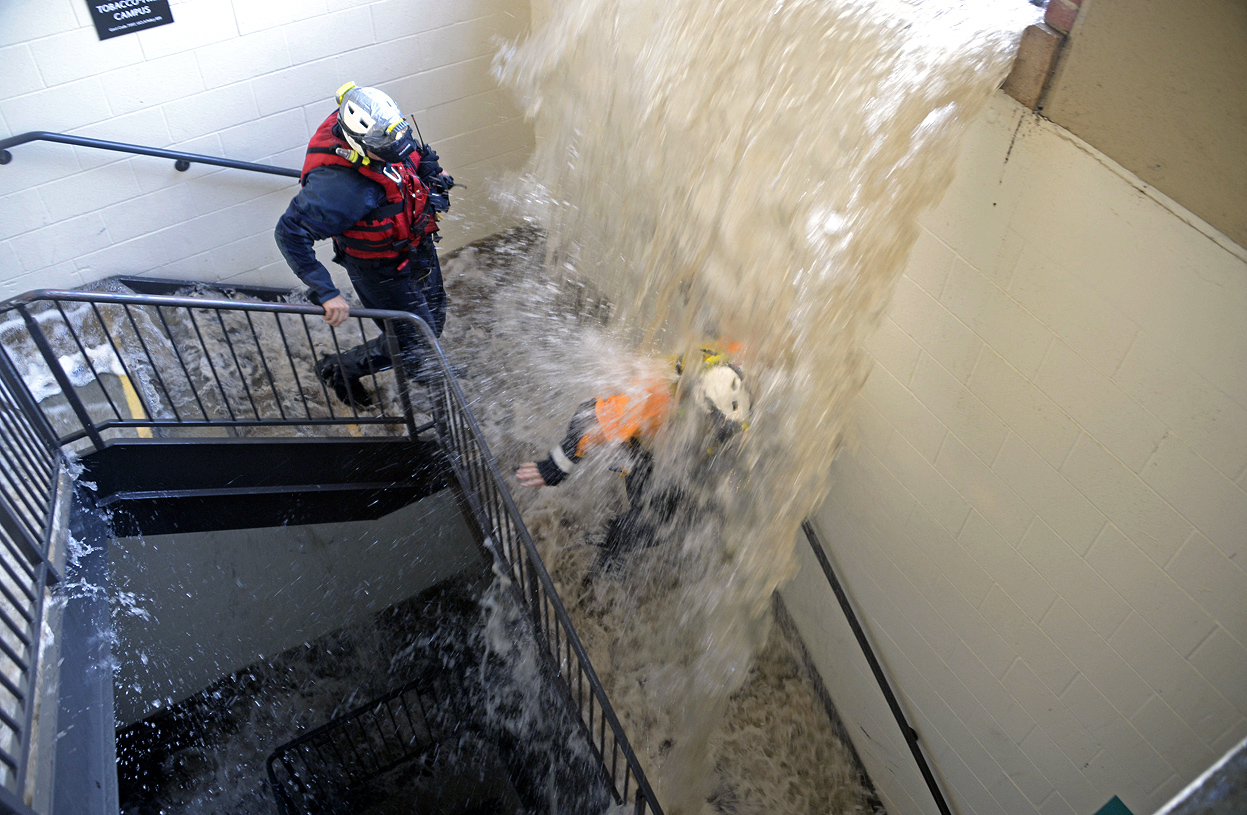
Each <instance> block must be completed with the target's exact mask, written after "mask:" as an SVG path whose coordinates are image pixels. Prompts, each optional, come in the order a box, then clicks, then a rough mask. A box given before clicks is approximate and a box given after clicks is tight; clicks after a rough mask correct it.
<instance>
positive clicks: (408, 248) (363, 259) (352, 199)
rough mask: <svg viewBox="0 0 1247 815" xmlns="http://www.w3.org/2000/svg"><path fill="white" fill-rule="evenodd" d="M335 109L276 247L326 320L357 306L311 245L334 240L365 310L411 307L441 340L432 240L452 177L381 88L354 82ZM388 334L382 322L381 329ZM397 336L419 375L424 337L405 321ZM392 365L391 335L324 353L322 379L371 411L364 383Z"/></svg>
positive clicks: (441, 303) (442, 311) (341, 317)
mask: <svg viewBox="0 0 1247 815" xmlns="http://www.w3.org/2000/svg"><path fill="white" fill-rule="evenodd" d="M336 99H337V102H338V107H337V109H336V110H335V111H334V112H333V113H331V114H330V115H329V116H328V117H327V118H326V119H325V120H324V122H322V123H321V125H320V127H318V128H317V129H316V132H315V133H314V134H313V135H312V138H311V141H310V142H309V143H308V148H307V157H306V158H305V160H304V162H303V173H302V175H301V177H300V179H299V182H300V184H301V185H302V187H301V189H300V191H299V194H298V195H296V196H295V197H294V199H293V200H292V201H291V202H290V206H289V207H288V208H287V209H286V212H285V214H284V215H282V217H281V220H279V221H278V223H277V229H276V232H275V237H276V240H277V246H278V248H279V249H280V250H281V253H282V256H283V257H284V258H285V259H286V262H287V263H288V264H289V265H290V268H291V269H292V270H293V271H294V273H295V274H296V275H298V277H299V279H301V280H302V281H303V282H304V283H306V284H307V285H308V287H309V296H310V297H311V298H312V299H313V300H314V301H315V302H317V303H318V304H319V305H320V306H322V307H323V308H324V309H325V322H327V323H329V325H331V326H338V325H341V324H342V323H343V322H344V321H345V320H346V318H347V316H348V312H349V309H350V306H349V305H348V304H347V301H346V299H345V298H344V297H343V296H342V293H341V292H340V291H339V290H338V289H337V287H336V286H335V285H334V282H333V278H332V277H330V275H329V271H328V270H327V269H326V268H325V267H324V265H323V264H321V263H320V261H318V260H317V259H316V254H315V252H314V251H313V248H312V245H313V244H314V243H315V242H316V241H318V240H323V239H326V238H329V239H332V240H333V250H334V254H333V259H334V262H336V263H338V264H339V265H341V266H343V267H345V268H346V271H347V274H349V275H350V278H351V284H352V285H353V286H354V287H355V292H356V294H358V295H359V299H360V301H361V302H362V303H363V304H364V306H366V307H367V308H376V309H391V310H395V311H409V312H412V313H414V314H416V315H417V316H418V317H420V318H421V319H422V320H424V321H425V322H426V323H427V324H428V326H429V328H430V329H432V331H433V334H434V336H439V337H440V336H441V334H442V327H443V325H444V323H445V321H446V292H445V290H444V288H443V287H442V269H441V264H440V263H439V261H438V258H437V251H436V249H435V247H434V245H433V244H434V242H435V241H436V240H437V239H438V236H437V229H438V227H437V213H438V212H445V211H447V210H449V209H450V188H451V187H453V186H454V179H453V178H451V177H450V176H449V175H447V174H446V173H445V171H443V170H442V167H441V165H440V164H438V155H437V153H435V152H434V151H433V150H432V149H431V148H430V147H429V146H428V145H427V144H421V143H419V142H417V141H416V139H414V138H413V137H412V133H411V125H409V124H408V123H407V120H406V119H405V118H404V117H403V114H402V112H401V111H400V110H399V108H398V105H396V104H395V103H394V100H393V99H391V98H390V97H389V96H387V95H386V94H384V93H382V92H381V91H379V90H377V89H376V88H361V87H358V86H357V85H356V84H355V83H354V82H348V83H346V84H345V85H343V86H342V87H341V88H339V89H338V91H337V94H336ZM382 330H383V331H384V326H382ZM395 334H396V335H397V338H398V344H399V348H400V349H401V352H402V354H403V357H404V360H405V365H404V370H405V371H406V372H407V374H408V375H409V376H410V377H411V378H413V379H414V378H419V376H420V363H421V356H422V354H421V351H420V344H421V340H420V337H419V336H418V332H417V331H416V330H415V329H414V328H412V326H410V325H409V324H406V323H397V324H396V326H395ZM392 365H393V360H392V359H390V353H389V347H388V342H387V340H386V337H385V336H384V335H382V336H380V337H377V338H375V339H373V340H370V341H369V342H367V343H365V344H364V345H361V346H358V347H356V348H352V349H351V350H349V351H347V352H345V353H343V354H340V355H336V356H326V357H322V358H321V360H320V361H319V362H318V363H317V364H316V375H317V376H318V377H319V378H320V379H321V381H322V382H324V383H325V384H326V385H327V386H329V387H330V388H331V389H332V390H333V392H334V393H335V395H336V396H337V397H338V399H340V400H341V401H342V402H345V403H347V404H351V405H353V406H355V407H371V406H372V395H371V394H370V393H369V392H368V390H367V389H366V388H365V387H364V386H363V384H362V383H361V382H360V379H361V377H364V376H366V375H368V374H370V373H374V372H376V371H383V370H386V369H388V368H390V367H392Z"/></svg>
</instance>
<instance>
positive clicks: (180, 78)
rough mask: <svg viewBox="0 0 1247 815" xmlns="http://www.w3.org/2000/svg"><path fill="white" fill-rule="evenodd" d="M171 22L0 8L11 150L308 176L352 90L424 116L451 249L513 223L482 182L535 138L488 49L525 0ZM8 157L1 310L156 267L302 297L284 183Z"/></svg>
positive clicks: (226, 12) (341, 3)
mask: <svg viewBox="0 0 1247 815" xmlns="http://www.w3.org/2000/svg"><path fill="white" fill-rule="evenodd" d="M172 11H173V17H174V20H175V22H174V23H172V24H171V25H166V26H161V27H157V28H152V29H150V30H147V31H144V32H142V33H139V34H131V35H125V36H120V37H116V38H113V39H109V40H106V41H103V42H101V41H100V40H99V39H98V37H97V35H96V33H95V29H94V27H93V26H92V24H91V21H90V18H89V16H88V6H87V2H86V0H9V1H8V2H5V3H0V77H3V79H4V82H3V83H2V84H0V136H9V135H13V134H17V133H23V132H26V131H30V130H52V131H64V132H69V133H74V134H79V135H84V136H90V137H95V138H101V139H109V140H114V141H123V142H132V143H139V144H147V145H154V146H158V147H170V148H173V149H177V150H184V151H188V152H195V153H206V154H209V155H214V156H227V157H230V158H238V159H243V160H247V161H256V162H263V163H271V164H279V165H283V166H287V167H296V168H297V167H299V166H301V165H302V157H303V151H304V148H305V146H306V144H307V140H308V138H309V136H310V134H311V132H312V130H313V129H314V128H315V127H316V126H317V125H319V124H320V122H321V121H322V120H323V119H324V118H325V116H326V115H328V114H329V113H330V112H332V111H333V108H334V102H333V93H334V90H335V89H336V88H337V87H338V86H339V85H341V84H342V83H343V82H345V81H346V80H348V79H350V80H354V81H355V82H357V83H359V84H361V85H368V84H371V85H376V86H379V87H381V88H382V89H384V90H385V91H387V92H388V93H390V94H391V95H392V96H394V98H395V100H396V101H398V103H399V104H400V106H402V108H403V110H404V111H405V112H408V113H413V114H415V115H416V117H417V119H418V121H419V123H420V127H421V130H422V132H423V133H424V136H425V138H426V139H428V140H429V142H430V143H432V144H433V145H434V147H435V148H436V149H437V150H438V152H439V153H440V154H441V156H442V163H443V165H444V166H445V167H446V169H447V170H448V171H449V172H450V173H451V174H453V175H454V176H455V178H456V180H457V181H458V182H460V183H461V184H462V185H463V186H461V187H460V188H459V189H457V190H455V192H454V196H453V197H454V208H453V209H452V210H451V213H450V214H449V216H448V217H445V218H444V220H443V223H442V227H443V228H442V233H443V236H444V240H443V242H442V243H441V247H442V248H443V250H446V249H450V248H454V247H455V246H458V245H461V244H463V243H466V242H468V241H470V240H474V239H476V238H479V237H482V236H484V235H488V234H491V233H493V232H495V231H497V230H498V229H499V228H502V227H504V226H507V225H509V222H505V221H503V220H502V218H501V216H500V215H499V213H498V212H497V209H496V208H495V207H494V206H493V205H492V203H491V202H490V200H489V179H491V178H494V177H496V176H498V175H499V174H500V173H502V172H504V171H507V170H511V169H514V168H517V167H519V166H520V165H521V164H522V163H523V160H524V159H525V158H526V157H527V155H528V153H529V152H530V150H531V145H532V132H531V128H529V127H528V126H527V125H526V124H524V123H523V121H522V119H521V117H520V115H519V112H518V110H517V109H516V108H515V107H514V106H513V105H512V103H511V102H510V101H509V99H508V98H507V97H506V96H505V95H504V94H503V93H502V92H501V91H500V90H499V89H498V87H497V86H496V84H495V82H494V80H493V78H492V77H491V76H490V70H489V67H490V61H491V58H492V54H493V52H494V50H496V45H495V41H494V40H495V37H502V38H507V39H514V38H516V37H517V36H519V35H520V34H521V33H522V32H523V31H524V30H525V29H526V28H527V26H528V19H529V9H528V4H527V3H517V2H514V0H455V2H450V3H447V2H436V1H435V0H377V2H358V1H357V0H263V2H256V1H253V0H180V1H179V0H173V4H172ZM12 152H13V161H12V163H11V164H8V165H6V166H3V167H0V299H2V298H6V297H10V296H12V295H13V294H17V293H20V292H22V291H26V290H29V289H34V288H44V287H53V286H55V287H69V286H78V285H81V284H83V283H88V282H91V281H94V280H97V279H99V278H101V277H105V276H108V275H115V274H136V273H138V274H142V273H148V272H151V273H154V274H157V275H159V276H164V277H173V278H185V279H193V280H214V281H215V280H232V281H235V282H239V283H243V282H247V283H262V284H268V285H281V286H294V285H296V284H297V283H298V281H297V279H296V278H295V277H294V275H293V274H292V273H291V272H290V271H289V270H288V268H287V267H286V265H285V263H284V262H283V261H282V259H281V256H280V255H279V254H278V252H277V248H276V246H275V245H274V242H273V237H272V232H273V227H274V225H275V224H276V222H277V219H278V217H279V216H280V215H281V213H282V211H283V210H284V209H285V207H286V205H287V204H288V203H289V201H290V198H291V197H292V196H293V195H294V193H295V191H296V188H295V185H294V182H293V181H292V180H291V179H286V178H282V177H279V176H263V175H255V174H250V173H244V172H240V171H237V170H221V169H215V168H210V167H204V166H202V165H197V166H194V167H192V168H191V169H190V170H189V171H188V172H185V173H179V172H176V171H175V170H174V169H173V163H172V162H170V161H167V160H163V159H155V158H146V157H138V158H124V157H122V155H121V154H117V153H109V152H101V151H96V150H87V149H84V148H71V147H68V146H64V145H52V144H28V145H23V146H21V147H17V148H14V149H13V151H12ZM322 257H323V259H325V260H328V255H327V254H324V255H323V256H322ZM331 268H332V269H333V270H334V271H335V272H337V271H340V270H338V268H337V267H336V266H331ZM340 285H343V286H344V287H345V285H346V278H345V275H344V274H343V275H341V279H340Z"/></svg>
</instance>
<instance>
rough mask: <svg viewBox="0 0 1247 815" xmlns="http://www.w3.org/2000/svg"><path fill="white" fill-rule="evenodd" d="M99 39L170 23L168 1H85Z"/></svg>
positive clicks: (170, 16) (171, 19)
mask: <svg viewBox="0 0 1247 815" xmlns="http://www.w3.org/2000/svg"><path fill="white" fill-rule="evenodd" d="M87 6H88V7H89V8H90V9H91V20H92V21H94V23H95V31H96V33H98V34H99V35H100V39H101V40H106V39H108V38H109V37H120V36H121V35H122V34H134V33H135V32H138V31H145V30H146V29H149V28H153V27H155V26H158V25H167V24H168V23H171V22H173V12H171V11H169V0H87Z"/></svg>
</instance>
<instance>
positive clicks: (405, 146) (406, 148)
mask: <svg viewBox="0 0 1247 815" xmlns="http://www.w3.org/2000/svg"><path fill="white" fill-rule="evenodd" d="M337 100H338V125H339V127H341V128H342V137H343V138H344V139H346V141H347V143H348V144H350V145H351V147H352V148H354V149H355V151H356V152H358V153H359V154H360V155H361V156H367V157H369V158H375V159H378V160H379V161H383V162H385V163H387V164H395V163H398V162H401V161H403V160H404V159H406V158H407V157H408V156H409V155H411V153H412V151H414V150H415V149H416V142H415V140H414V139H413V138H412V137H411V125H409V124H408V123H407V120H406V119H404V118H403V113H402V111H400V110H399V109H398V105H396V104H395V103H394V100H393V99H391V98H390V97H389V96H387V95H386V94H384V93H382V92H381V91H379V90H377V89H376V88H361V87H359V86H358V85H356V84H355V83H354V82H348V83H346V84H345V85H343V86H342V87H341V88H338V92H337Z"/></svg>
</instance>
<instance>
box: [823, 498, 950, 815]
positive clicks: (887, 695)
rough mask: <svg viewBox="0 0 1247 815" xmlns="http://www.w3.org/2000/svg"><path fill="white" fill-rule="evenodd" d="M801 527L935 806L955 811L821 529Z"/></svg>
mask: <svg viewBox="0 0 1247 815" xmlns="http://www.w3.org/2000/svg"><path fill="white" fill-rule="evenodd" d="M801 531H802V532H804V533H805V539H806V541H807V542H808V543H809V544H810V548H811V549H813V550H814V557H815V559H817V560H818V565H819V567H820V568H822V570H823V576H824V577H826V578H827V583H828V584H829V585H830V586H831V590H832V592H834V593H835V595H836V600H837V601H838V602H839V603H840V610H841V611H843V612H844V616H845V619H847V620H848V623H849V628H851V629H853V636H854V637H856V638H857V644H858V646H859V647H861V649H862V654H863V655H865V657H866V662H867V663H868V664H869V665H870V672H871V673H872V674H874V677H875V682H877V683H878V684H879V690H880V691H882V692H883V698H884V700H885V701H887V703H888V709H889V710H891V711H892V718H894V719H895V720H896V725H897V727H899V728H900V729H901V736H902V737H904V739H905V743H906V744H907V745H909V752H910V754H912V755H913V757H914V763H916V764H917V765H918V771H919V772H920V773H922V779H923V781H925V782H926V784H927V789H928V790H929V791H930V792H931V798H932V800H933V801H934V802H935V808H936V809H938V810H939V811H940V815H952V810H951V809H950V808H949V806H948V801H947V800H945V798H944V792H943V790H941V789H940V785H939V782H938V781H937V780H936V779H935V773H934V772H932V770H931V765H930V764H928V763H927V759H926V756H924V755H923V753H922V745H921V744H919V742H918V731H917V730H915V729H914V728H913V726H911V725H910V723H909V719H908V718H906V717H905V711H904V710H902V709H901V703H900V702H899V701H898V700H897V698H896V694H895V693H894V692H893V691H892V685H891V683H890V682H888V675H887V674H886V673H885V672H884V670H883V666H882V665H881V664H879V658H878V657H877V656H875V649H874V648H872V647H871V645H870V638H869V637H867V636H866V631H865V629H863V628H862V624H861V622H860V621H859V620H858V619H857V613H856V612H855V611H854V610H853V604H852V603H851V602H850V601H849V595H848V594H847V593H846V592H845V590H844V586H842V585H841V584H840V578H838V577H837V576H836V570H835V569H833V568H832V566H831V560H830V559H828V557H827V553H826V552H825V551H824V550H823V544H822V541H820V540H819V538H818V533H817V532H815V531H814V524H812V523H810V521H809V520H808V519H807V520H805V521H802V522H801Z"/></svg>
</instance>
